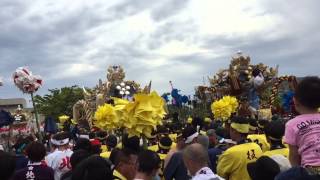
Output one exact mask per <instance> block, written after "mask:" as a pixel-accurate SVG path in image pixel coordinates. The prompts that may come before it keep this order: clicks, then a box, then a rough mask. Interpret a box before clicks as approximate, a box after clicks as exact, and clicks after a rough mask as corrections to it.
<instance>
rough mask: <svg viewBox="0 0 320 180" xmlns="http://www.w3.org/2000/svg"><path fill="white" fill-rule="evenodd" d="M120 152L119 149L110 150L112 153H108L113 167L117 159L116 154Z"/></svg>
mask: <svg viewBox="0 0 320 180" xmlns="http://www.w3.org/2000/svg"><path fill="white" fill-rule="evenodd" d="M120 151H121V149H119V148H114V149H112V151H111V153H110V156H109V160H110V161H111V163H112V164H113V165H115V164H116V161H117V157H118V154H119V152H120Z"/></svg>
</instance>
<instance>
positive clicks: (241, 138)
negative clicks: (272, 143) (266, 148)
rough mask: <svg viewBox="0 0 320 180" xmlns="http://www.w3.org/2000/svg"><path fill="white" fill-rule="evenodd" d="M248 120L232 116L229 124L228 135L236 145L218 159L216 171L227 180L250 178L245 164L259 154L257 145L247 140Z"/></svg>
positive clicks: (248, 179) (252, 160)
mask: <svg viewBox="0 0 320 180" xmlns="http://www.w3.org/2000/svg"><path fill="white" fill-rule="evenodd" d="M248 133H249V122H248V119H246V118H244V117H234V118H233V119H232V121H231V124H230V137H231V139H232V140H233V141H235V142H237V145H235V146H232V147H231V148H229V149H227V150H226V151H225V152H224V153H223V154H222V155H221V156H220V157H219V160H218V165H217V173H218V175H219V176H221V177H223V178H225V179H227V180H239V179H240V180H250V177H249V174H248V171H247V164H248V163H251V162H255V161H256V160H257V159H258V158H259V157H260V156H261V155H262V150H261V148H260V146H259V145H257V144H256V143H253V142H249V141H248V140H247V135H248Z"/></svg>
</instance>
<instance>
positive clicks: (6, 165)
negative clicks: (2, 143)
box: [0, 151, 16, 180]
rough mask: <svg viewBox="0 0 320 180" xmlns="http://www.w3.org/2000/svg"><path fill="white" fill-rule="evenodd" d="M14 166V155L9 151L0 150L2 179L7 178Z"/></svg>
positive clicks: (12, 171)
mask: <svg viewBox="0 0 320 180" xmlns="http://www.w3.org/2000/svg"><path fill="white" fill-rule="evenodd" d="M15 168H16V160H15V157H14V156H13V155H11V154H9V153H6V152H3V151H0V169H1V170H0V177H1V179H2V180H8V179H10V178H11V176H12V175H13V173H14V170H15Z"/></svg>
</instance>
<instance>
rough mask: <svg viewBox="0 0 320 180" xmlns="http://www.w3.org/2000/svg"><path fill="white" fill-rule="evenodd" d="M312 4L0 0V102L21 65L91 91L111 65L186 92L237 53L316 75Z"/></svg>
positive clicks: (319, 52) (47, 83) (53, 82)
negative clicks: (0, 83) (1, 82)
mask: <svg viewBox="0 0 320 180" xmlns="http://www.w3.org/2000/svg"><path fill="white" fill-rule="evenodd" d="M319 7H320V1H318V0H303V1H301V0H281V1H279V0H223V1H222V0H158V1H152V0H107V1H103V0H90V1H88V0H0V8H1V11H0V27H1V28H0V77H3V79H4V86H2V87H0V98H13V97H27V96H26V95H23V94H22V93H21V92H20V91H19V90H18V89H17V88H16V87H15V86H14V85H13V82H12V78H11V76H12V73H13V72H14V70H15V69H16V68H17V67H20V66H28V67H29V68H30V70H32V71H33V73H34V74H39V75H41V76H42V77H43V79H44V86H43V87H42V88H41V90H39V92H38V93H39V94H44V93H46V92H47V89H51V88H60V87H63V86H70V85H74V84H77V85H79V86H87V87H93V86H94V85H95V84H96V83H97V82H98V79H99V78H101V79H105V76H106V69H107V67H108V66H109V65H114V64H115V65H122V66H123V67H124V69H125V71H126V72H127V77H126V79H128V80H136V81H138V82H139V83H140V84H141V85H145V84H147V83H148V82H149V80H152V81H153V84H152V85H153V89H155V90H157V91H158V92H159V93H163V92H168V91H170V87H169V83H168V82H169V81H170V80H172V81H173V84H174V86H175V87H177V88H178V89H181V90H182V93H183V94H192V93H193V90H194V87H195V86H197V85H200V84H203V77H207V76H208V75H213V74H214V73H215V72H217V70H218V69H220V68H227V66H228V64H229V62H230V57H231V56H232V55H234V54H235V53H236V52H237V51H238V50H241V51H242V52H244V53H246V54H249V55H250V56H251V58H252V61H253V63H258V62H263V63H265V64H267V65H270V66H276V64H279V65H280V74H288V75H291V74H293V75H297V76H305V75H319V74H320V73H319V70H318V69H319V65H320V59H319V57H320V47H319V44H320V31H319V28H320V21H319V17H320V11H319Z"/></svg>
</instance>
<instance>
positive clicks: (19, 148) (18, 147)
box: [13, 136, 31, 154]
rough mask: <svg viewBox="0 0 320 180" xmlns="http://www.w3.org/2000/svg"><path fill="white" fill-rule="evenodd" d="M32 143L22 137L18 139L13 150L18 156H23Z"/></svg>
mask: <svg viewBox="0 0 320 180" xmlns="http://www.w3.org/2000/svg"><path fill="white" fill-rule="evenodd" d="M30 142H31V141H30V140H29V139H27V138H23V137H22V136H21V137H18V139H17V141H16V143H15V144H14V145H13V148H14V149H15V151H16V154H22V153H23V151H24V150H25V148H26V147H27V145H28V144H29V143H30Z"/></svg>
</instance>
